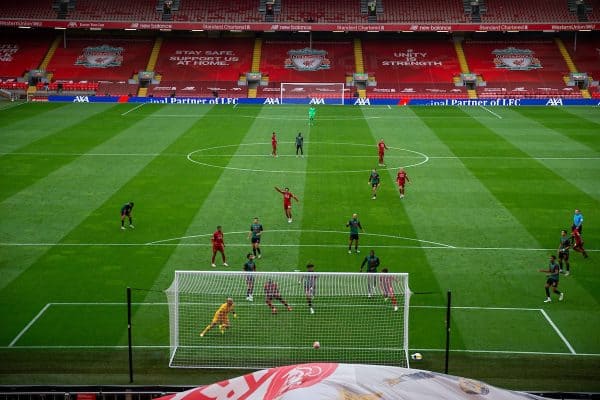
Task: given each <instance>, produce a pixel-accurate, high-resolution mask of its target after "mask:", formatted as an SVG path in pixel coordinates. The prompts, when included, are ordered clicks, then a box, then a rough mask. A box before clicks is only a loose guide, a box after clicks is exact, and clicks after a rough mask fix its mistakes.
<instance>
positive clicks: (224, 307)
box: [200, 297, 237, 337]
mask: <svg viewBox="0 0 600 400" xmlns="http://www.w3.org/2000/svg"><path fill="white" fill-rule="evenodd" d="M233 307H234V304H233V299H232V298H231V297H229V298H227V301H226V302H225V303H223V304H221V305H220V306H219V308H218V309H217V311H216V312H215V315H214V317H213V319H212V321H211V323H210V324H208V326H207V327H206V328H204V330H203V331H202V333H201V334H200V337H204V335H206V333H207V332H208V331H210V330H211V329H212V328H214V327H215V326H217V325H219V330H220V331H221V334H224V333H225V329H229V313H232V314H233V318H237V314H236V313H235V311H234V310H233Z"/></svg>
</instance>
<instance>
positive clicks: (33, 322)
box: [8, 303, 52, 347]
mask: <svg viewBox="0 0 600 400" xmlns="http://www.w3.org/2000/svg"><path fill="white" fill-rule="evenodd" d="M51 305H52V303H48V304H46V305H45V306H44V308H42V309H41V310H40V312H39V313H37V315H36V316H35V317H33V319H32V320H31V321H29V323H28V324H27V325H25V328H23V329H22V330H21V332H19V334H18V335H17V336H16V337H15V338H14V339H13V340H12V342H10V343H9V345H8V347H13V346H14V345H15V343H17V342H18V341H19V339H21V336H23V335H24V334H25V332H27V331H28V330H29V328H31V326H32V325H33V324H35V322H36V321H37V320H38V319H39V318H40V317H41V316H42V314H44V313H45V312H46V310H47V309H48V308H49V307H50V306H51Z"/></svg>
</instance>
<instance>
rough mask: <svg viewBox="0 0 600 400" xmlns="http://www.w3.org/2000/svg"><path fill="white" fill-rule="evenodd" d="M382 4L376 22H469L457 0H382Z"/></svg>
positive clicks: (460, 3)
mask: <svg viewBox="0 0 600 400" xmlns="http://www.w3.org/2000/svg"><path fill="white" fill-rule="evenodd" d="M383 4H384V6H385V12H384V13H383V14H380V15H378V17H377V22H383V23H393V22H401V23H402V22H404V23H409V22H445V23H450V22H453V23H462V22H464V23H467V22H470V21H469V16H468V15H465V13H464V9H463V5H462V2H461V1H459V0H435V1H432V0H428V1H421V0H384V3H383Z"/></svg>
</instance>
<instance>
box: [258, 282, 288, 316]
mask: <svg viewBox="0 0 600 400" xmlns="http://www.w3.org/2000/svg"><path fill="white" fill-rule="evenodd" d="M263 289H264V291H265V302H266V303H267V305H268V306H269V308H270V309H271V314H277V308H275V306H274V305H273V299H275V300H278V301H280V302H281V303H282V304H283V305H284V306H285V308H287V310H288V311H292V307H290V305H289V304H288V303H287V302H286V301H285V300H284V299H283V297H281V293H279V287H278V286H277V283H275V282H273V280H272V279H269V280H268V281H267V283H265V286H264V287H263Z"/></svg>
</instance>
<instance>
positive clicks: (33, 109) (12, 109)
mask: <svg viewBox="0 0 600 400" xmlns="http://www.w3.org/2000/svg"><path fill="white" fill-rule="evenodd" d="M0 104H1V103H0ZM67 104H68V103H8V104H4V106H3V107H2V108H0V128H2V127H5V126H8V125H11V124H14V123H15V122H19V121H22V120H24V119H26V118H32V117H35V116H39V115H40V114H42V113H45V112H48V111H50V110H55V109H57V108H60V107H65V106H66V105H67Z"/></svg>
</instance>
